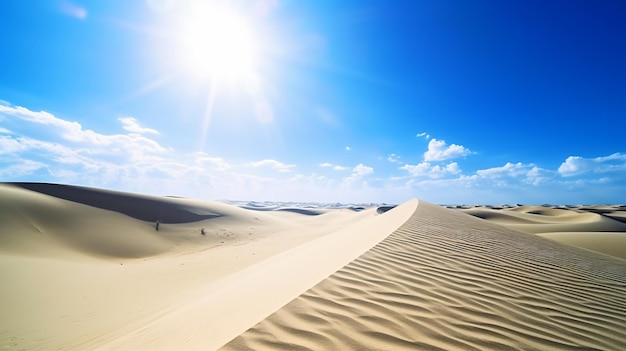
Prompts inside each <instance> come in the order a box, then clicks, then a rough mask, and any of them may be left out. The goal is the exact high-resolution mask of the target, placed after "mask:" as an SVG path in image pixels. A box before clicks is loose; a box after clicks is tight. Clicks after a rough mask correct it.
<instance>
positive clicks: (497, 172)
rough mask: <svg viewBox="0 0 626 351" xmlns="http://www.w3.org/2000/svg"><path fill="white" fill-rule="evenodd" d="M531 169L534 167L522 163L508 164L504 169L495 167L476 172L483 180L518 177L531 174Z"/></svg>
mask: <svg viewBox="0 0 626 351" xmlns="http://www.w3.org/2000/svg"><path fill="white" fill-rule="evenodd" d="M530 167H533V165H524V164H522V163H521V162H518V163H511V162H507V163H506V164H505V165H504V166H502V167H493V168H488V169H481V170H478V171H476V174H478V176H480V177H482V178H498V177H503V176H508V177H517V176H519V175H523V174H526V173H528V172H529V169H530Z"/></svg>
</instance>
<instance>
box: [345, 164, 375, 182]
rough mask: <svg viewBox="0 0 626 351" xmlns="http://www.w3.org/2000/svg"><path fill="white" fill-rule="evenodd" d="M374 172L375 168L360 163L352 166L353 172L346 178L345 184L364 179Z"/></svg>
mask: <svg viewBox="0 0 626 351" xmlns="http://www.w3.org/2000/svg"><path fill="white" fill-rule="evenodd" d="M372 173H374V168H372V167H369V166H366V165H364V164H362V163H359V164H358V165H356V166H355V167H354V168H352V173H351V174H350V175H349V176H348V177H346V178H345V179H344V183H345V184H349V185H350V184H354V183H356V182H357V181H359V180H362V179H363V178H364V177H365V176H367V175H369V174H372Z"/></svg>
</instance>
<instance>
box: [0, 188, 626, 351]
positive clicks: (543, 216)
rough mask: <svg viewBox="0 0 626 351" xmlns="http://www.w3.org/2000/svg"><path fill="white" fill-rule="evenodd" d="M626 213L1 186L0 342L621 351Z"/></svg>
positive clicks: (625, 339)
mask: <svg viewBox="0 0 626 351" xmlns="http://www.w3.org/2000/svg"><path fill="white" fill-rule="evenodd" d="M625 213H626V207H625V206H623V205H597V206H589V205H585V206H580V207H574V206H537V205H521V206H510V207H508V206H476V205H473V206H455V207H454V208H447V207H446V206H442V205H435V204H430V203H428V202H425V201H422V200H416V199H414V200H410V201H407V202H405V203H403V204H399V205H397V206H396V205H380V206H376V205H373V204H370V206H369V207H367V206H359V205H355V204H349V205H345V206H343V205H341V204H337V203H335V204H333V205H332V206H326V207H324V206H322V205H312V204H308V205H305V206H300V207H298V206H296V205H295V204H294V203H283V205H277V204H272V203H270V202H254V203H253V202H246V203H241V202H239V206H236V205H232V204H226V203H223V202H215V201H208V200H198V199H187V198H180V197H172V196H162V197H159V196H151V195H141V194H135V193H127V192H118V191H113V190H106V189H99V188H88V187H81V186H72V185H67V184H52V183H26V182H22V183H19V182H17V183H1V184H0V271H1V272H2V276H3V277H4V278H5V287H4V288H3V291H2V298H1V299H0V346H2V347H3V348H4V349H10V350H12V349H14V350H19V349H29V350H47V349H76V350H83V349H90V350H137V349H151V350H172V349H177V348H184V349H189V350H195V349H198V350H200V349H202V350H207V349H215V350H217V349H223V350H260V349H262V350H265V349H267V350H279V349H284V350H293V349H298V350H306V349H314V350H317V349H336V350H357V349H359V350H363V349H368V350H400V349H407V350H408V349H441V350H451V349H459V350H469V349H480V350H502V349H511V350H514V349H516V350H517V349H520V350H521V349H559V350H561V349H594V350H619V349H622V348H623V347H625V346H626V333H625V332H624V330H623V325H624V324H625V323H626V312H625V311H626V309H624V307H625V306H626V249H625V248H626V221H625V218H626V217H625V216H624V214H625Z"/></svg>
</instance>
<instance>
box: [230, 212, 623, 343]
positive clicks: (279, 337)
mask: <svg viewBox="0 0 626 351" xmlns="http://www.w3.org/2000/svg"><path fill="white" fill-rule="evenodd" d="M223 349H224V350H626V261H624V260H620V259H617V258H613V257H609V256H605V255H601V254H596V253H594V252H591V251H586V250H582V249H578V248H574V247H568V246H565V245H562V244H559V243H556V242H551V241H548V240H545V239H543V238H541V237H537V236H534V235H532V234H526V233H521V232H517V231H514V230H510V229H506V228H504V227H502V226H499V225H496V224H492V223H489V222H486V221H484V220H481V219H478V218H473V217H471V216H469V215H466V214H463V213H458V212H455V211H452V210H449V209H444V208H440V207H438V206H435V205H432V204H428V203H426V202H423V201H421V202H420V203H419V206H418V207H417V210H416V212H415V213H414V215H413V216H412V217H411V218H410V219H409V220H408V221H407V222H406V223H405V224H404V225H403V226H401V227H400V228H399V229H398V230H396V231H395V232H394V233H392V234H391V235H390V236H388V237H387V238H386V239H385V240H383V241H382V242H381V243H379V244H378V245H376V246H375V247H373V248H372V249H371V250H370V251H368V252H366V253H365V254H363V255H362V256H360V257H359V258H358V259H356V260H354V261H352V262H351V263H350V264H349V265H347V266H345V267H344V268H342V269H341V270H339V271H337V272H336V273H335V274H333V275H332V276H330V277H329V278H327V279H325V280H323V281H322V282H320V283H319V284H318V285H316V286H315V287H313V288H312V289H310V290H309V291H307V292H306V293H304V294H303V295H301V296H299V297H298V298H296V299H295V300H293V301H292V302H290V303H289V304H288V305H286V306H284V307H283V308H282V309H280V310H278V311H276V312H275V313H274V314H272V315H271V316H270V317H268V318H266V319H265V320H263V321H261V322H260V323H258V324H257V325H256V326H254V327H253V328H251V329H249V330H248V331H246V332H245V333H243V334H242V335H240V336H239V337H237V338H235V339H234V340H232V341H231V342H230V343H229V344H227V345H225V346H224V347H223Z"/></svg>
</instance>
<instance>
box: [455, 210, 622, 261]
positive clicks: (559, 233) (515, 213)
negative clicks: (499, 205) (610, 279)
mask: <svg viewBox="0 0 626 351" xmlns="http://www.w3.org/2000/svg"><path fill="white" fill-rule="evenodd" d="M462 211H463V212H465V213H467V214H471V215H473V216H476V217H479V218H482V219H485V220H487V221H490V222H494V223H498V224H500V225H504V226H506V227H508V228H511V229H516V230H521V231H525V232H528V233H535V234H538V235H541V236H543V237H545V238H548V239H551V240H555V241H558V242H561V243H564V244H568V245H572V246H577V247H581V248H585V249H588V250H593V251H596V252H600V253H603V254H607V255H611V256H615V257H619V258H622V259H626V207H624V206H619V205H616V206H607V205H596V206H578V207H572V206H570V207H545V206H517V207H513V208H504V209H494V208H488V207H482V206H480V207H473V208H468V209H462Z"/></svg>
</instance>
